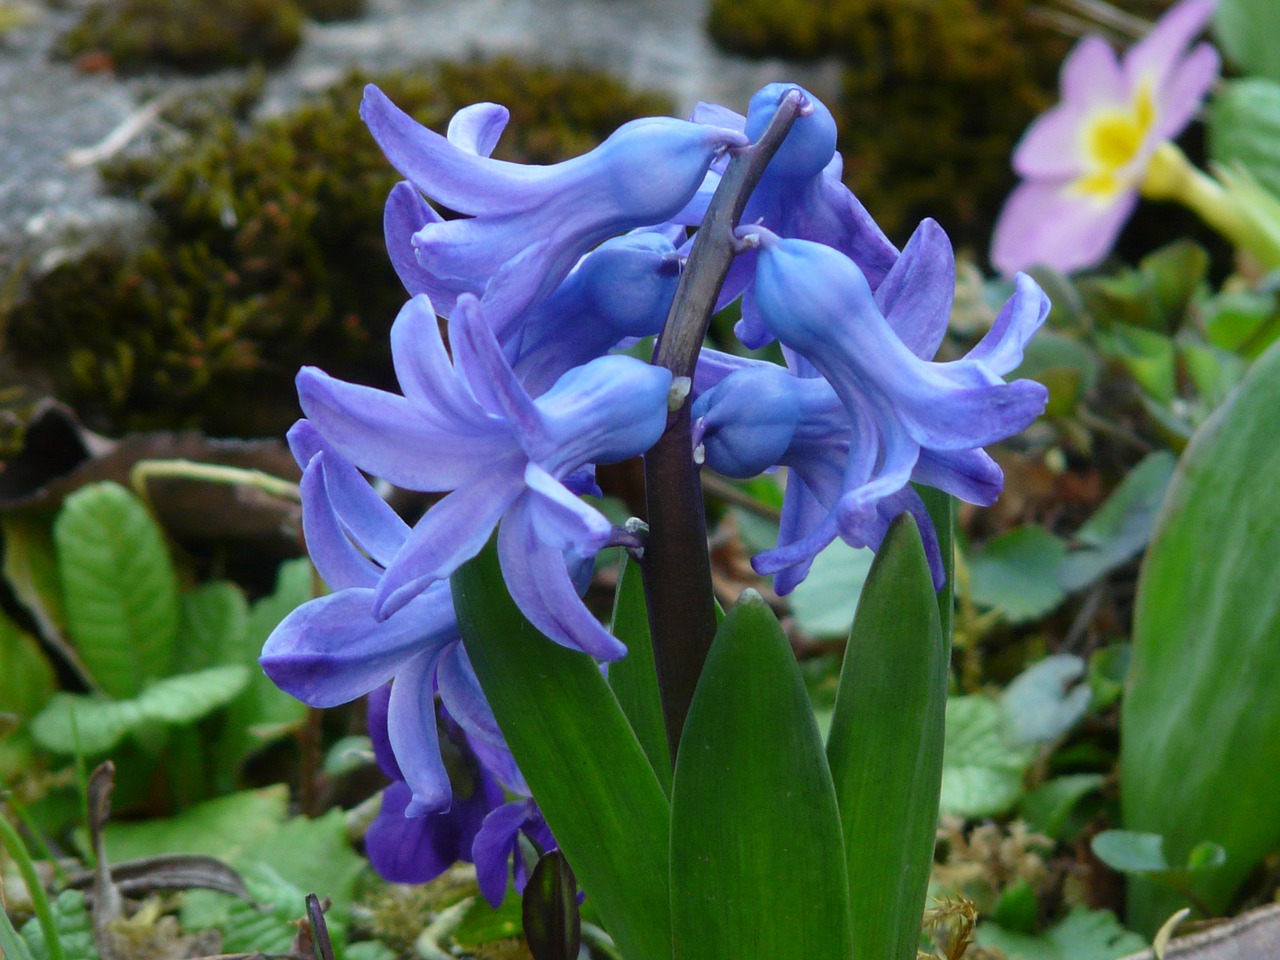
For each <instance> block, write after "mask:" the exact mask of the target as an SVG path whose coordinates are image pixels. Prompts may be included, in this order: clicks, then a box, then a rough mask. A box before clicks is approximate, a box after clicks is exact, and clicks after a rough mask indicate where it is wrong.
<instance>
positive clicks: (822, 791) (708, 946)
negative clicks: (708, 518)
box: [671, 592, 932, 960]
mask: <svg viewBox="0 0 1280 960" xmlns="http://www.w3.org/2000/svg"><path fill="white" fill-rule="evenodd" d="M931 605H932V604H931ZM845 870H846V868H845V851H844V844H843V843H842V842H841V830H840V811H839V809H838V807H837V804H836V793H835V787H834V785H833V783H832V779H831V771H830V769H829V767H828V765H827V762H826V758H825V756H824V754H823V749H822V740H821V738H820V737H819V735H818V728H817V725H816V724H815V723H814V719H813V712H812V708H811V707H810V705H809V698H808V695H807V694H806V693H805V688H804V681H803V679H802V678H801V675H800V669H799V667H798V666H797V664H796V661H795V656H794V655H793V654H792V652H791V647H790V644H788V643H787V639H786V637H785V636H784V635H783V633H782V630H781V628H780V627H779V626H778V623H777V619H776V618H775V617H774V615H773V613H772V611H770V610H769V608H768V606H766V605H765V603H764V601H763V600H762V599H761V598H760V596H759V595H758V594H756V593H754V592H747V593H744V594H743V597H742V599H740V600H739V601H738V603H737V604H736V605H735V606H734V607H733V608H732V609H731V610H730V611H729V613H728V616H726V617H725V619H724V622H723V623H722V624H721V625H720V629H719V630H718V631H717V633H716V637H715V640H714V642H713V643H712V646H711V650H710V652H709V653H708V655H707V660H706V664H705V666H704V667H703V671H702V677H701V679H700V680H699V681H698V687H697V690H696V691H695V693H694V696H693V701H692V703H691V704H690V707H689V715H688V719H687V720H686V722H685V728H684V734H683V736H682V737H681V740H680V751H679V754H678V755H677V757H676V773H675V781H674V783H673V786H672V795H671V904H672V924H673V933H674V943H675V955H676V956H678V957H690V958H692V957H699V958H703V957H705V958H708V960H733V958H738V957H744V956H752V955H755V956H786V955H792V956H802V957H806V958H812V960H826V958H830V960H837V958H840V960H843V958H845V957H848V956H849V955H850V953H851V936H852V927H851V919H850V902H849V887H848V884H847V883H846V872H845ZM917 922H918V917H917Z"/></svg>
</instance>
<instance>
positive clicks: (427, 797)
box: [387, 648, 453, 817]
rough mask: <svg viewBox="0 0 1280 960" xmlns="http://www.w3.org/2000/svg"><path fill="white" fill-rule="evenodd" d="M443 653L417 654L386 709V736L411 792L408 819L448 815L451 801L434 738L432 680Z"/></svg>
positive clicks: (404, 670) (394, 683)
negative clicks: (428, 814) (441, 814)
mask: <svg viewBox="0 0 1280 960" xmlns="http://www.w3.org/2000/svg"><path fill="white" fill-rule="evenodd" d="M439 658H440V649H439V648H433V649H431V650H428V651H426V652H424V653H422V654H419V655H418V656H417V657H415V658H414V659H413V660H411V661H410V662H409V663H407V664H405V666H404V667H403V668H402V669H401V670H399V671H397V673H396V676H395V679H394V680H393V681H392V682H391V701H390V703H388V704H387V735H388V737H389V738H390V740H391V749H392V750H393V751H394V752H395V755H396V762H397V763H398V764H399V765H400V772H401V773H403V774H404V781H405V783H407V784H408V785H409V789H410V790H412V791H413V799H412V800H410V801H409V805H408V806H407V807H406V808H405V812H404V815H405V816H406V817H420V816H422V815H424V814H427V813H438V812H441V811H444V810H448V809H449V806H450V804H451V803H452V801H453V790H452V788H451V787H450V785H449V773H448V771H447V770H445V766H444V758H443V757H442V756H441V755H440V740H439V735H438V734H437V732H436V698H435V689H434V685H433V682H432V681H433V678H434V676H435V671H436V662H437V661H438V660H439Z"/></svg>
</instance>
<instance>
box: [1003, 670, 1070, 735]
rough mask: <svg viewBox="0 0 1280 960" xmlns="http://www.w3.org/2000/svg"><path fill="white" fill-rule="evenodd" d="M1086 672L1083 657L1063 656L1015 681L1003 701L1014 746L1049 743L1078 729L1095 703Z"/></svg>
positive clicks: (1006, 690)
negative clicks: (1077, 724) (1091, 705)
mask: <svg viewBox="0 0 1280 960" xmlns="http://www.w3.org/2000/svg"><path fill="white" fill-rule="evenodd" d="M1085 670H1086V666H1085V662H1084V661H1083V660H1081V659H1080V658H1079V657H1076V656H1073V655H1071V654H1069V653H1060V654H1056V655H1054V656H1049V657H1045V658H1044V659H1043V660H1039V661H1037V662H1036V663H1034V664H1032V665H1031V666H1030V667H1028V668H1027V669H1026V670H1024V671H1022V673H1020V674H1018V676H1017V677H1015V678H1014V680H1013V682H1012V683H1010V684H1009V686H1008V687H1006V688H1005V691H1004V693H1003V695H1002V696H1001V698H1000V702H1001V704H1002V705H1003V706H1004V711H1005V716H1006V717H1007V718H1008V720H1009V734H1010V737H1011V739H1012V740H1013V742H1014V743H1048V742H1049V741H1050V740H1056V739H1057V738H1058V737H1060V736H1062V735H1063V734H1064V733H1066V732H1067V731H1068V730H1070V729H1071V728H1072V727H1074V726H1075V725H1076V723H1077V722H1078V721H1079V720H1080V718H1081V717H1083V716H1084V715H1085V713H1086V712H1087V711H1088V709H1089V703H1090V701H1091V700H1092V699H1093V691H1092V690H1091V689H1090V688H1089V685H1088V684H1087V683H1085V682H1084V674H1085Z"/></svg>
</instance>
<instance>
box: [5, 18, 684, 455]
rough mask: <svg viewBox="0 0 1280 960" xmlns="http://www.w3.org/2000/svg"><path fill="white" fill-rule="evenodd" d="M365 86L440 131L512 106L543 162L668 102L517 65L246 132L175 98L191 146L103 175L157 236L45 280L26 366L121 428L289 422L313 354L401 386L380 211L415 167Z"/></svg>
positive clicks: (22, 356) (34, 293) (397, 299)
mask: <svg viewBox="0 0 1280 960" xmlns="http://www.w3.org/2000/svg"><path fill="white" fill-rule="evenodd" d="M202 6H208V7H211V8H212V7H219V6H220V5H218V4H212V5H209V4H203V5H202ZM369 81H375V82H377V83H378V84H379V85H380V86H381V87H382V88H383V89H384V90H385V92H386V93H387V95H388V96H390V97H391V99H392V100H394V101H395V102H396V103H397V104H399V105H400V106H402V107H404V108H405V109H406V110H407V111H409V112H410V113H411V114H413V116H414V117H416V118H417V119H418V120H420V121H422V122H423V123H425V124H427V125H428V126H432V127H434V128H437V129H442V128H443V127H444V126H445V124H446V123H447V122H448V120H449V117H450V116H451V115H452V114H453V112H454V111H455V110H457V109H459V108H460V107H462V106H465V105H467V104H470V103H474V102H476V101H478V100H493V101H496V102H499V103H503V104H506V105H507V106H508V107H509V108H510V110H511V124H510V127H509V129H508V131H507V132H506V134H505V135H504V137H503V140H502V142H501V144H500V145H499V148H498V150H497V152H496V155H497V156H499V157H501V158H503V159H508V160H521V161H527V162H534V163H546V162H552V161H555V160H560V159H563V158H565V157H566V156H571V155H575V154H578V153H582V152H584V151H586V150H588V149H590V148H591V147H592V146H594V145H595V144H596V143H598V142H599V141H600V140H602V139H604V138H605V137H606V136H607V135H608V134H609V133H610V132H612V131H613V129H614V128H615V127H617V126H618V125H619V124H621V123H623V122H625V121H627V120H629V119H632V118H633V117H635V116H640V115H651V114H653V113H662V112H666V110H667V109H668V108H669V104H667V103H666V102H665V101H664V100H662V99H660V98H657V97H654V96H652V95H646V94H637V93H632V92H631V91H629V90H627V89H626V88H625V87H623V86H621V85H620V84H618V83H617V82H615V81H612V80H610V79H609V78H607V77H606V76H603V75H601V74H598V73H594V72H590V71H585V70H553V69H551V68H547V67H537V66H531V65H528V64H523V63H520V62H518V61H515V60H511V59H498V60H494V61H491V62H487V63H466V64H445V65H441V66H439V67H433V68H424V69H422V70H413V71H406V72H404V73H397V74H390V75H383V76H369V75H364V74H352V75H350V76H348V77H346V78H345V79H344V80H342V81H341V82H340V83H338V84H337V85H336V86H334V87H333V88H332V89H330V90H329V91H327V92H326V93H325V94H323V95H322V96H320V97H318V98H317V99H315V100H314V101H311V102H309V103H307V104H306V105H304V106H302V107H301V108H299V109H298V110H296V111H295V112H293V113H291V114H288V115H285V116H280V117H273V118H269V119H264V120H259V121H255V122H254V123H252V124H249V125H247V126H244V125H238V124H237V123H235V122H234V121H233V120H231V119H229V118H228V117H227V116H226V115H225V111H226V106H225V105H215V106H213V107H210V108H209V109H206V110H200V109H198V108H197V107H194V106H192V105H190V104H187V105H185V106H184V105H182V104H179V105H178V106H177V107H175V108H174V110H175V112H176V113H177V116H175V117H172V118H170V119H172V120H173V122H177V123H182V122H184V116H185V117H186V121H185V122H186V123H187V124H188V126H189V127H190V133H191V140H190V142H184V143H183V144H181V146H179V147H175V148H174V149H173V150H172V151H164V152H160V153H158V154H155V155H147V156H143V157H141V158H134V159H126V160H123V161H119V162H116V163H115V164H114V165H113V166H112V167H111V168H109V169H108V170H106V171H104V175H105V177H106V179H107V180H108V182H109V183H113V184H114V185H115V187H116V189H118V190H119V191H120V192H122V193H126V194H129V195H131V196H136V197H138V198H140V199H142V200H144V201H145V202H146V203H147V204H148V205H149V206H150V207H151V208H152V209H153V210H154V212H155V214H156V217H157V220H158V225H157V227H156V230H155V233H154V236H153V238H152V239H151V241H149V242H148V243H147V244H146V245H145V246H144V247H143V248H142V249H140V250H137V251H134V252H128V251H123V250H116V249H103V250H98V251H96V252H94V253H92V254H90V255H88V256H87V257H85V258H83V259H81V260H78V261H74V262H69V263H67V264H64V265H62V266H60V267H58V268H56V269H54V270H53V271H52V272H51V273H49V274H47V275H45V276H43V277H41V278H38V279H36V280H35V281H34V282H33V284H32V288H31V291H30V295H29V296H28V297H27V298H26V300H25V301H24V302H23V303H21V304H20V305H18V306H16V307H14V308H13V310H12V311H11V312H10V313H9V315H8V317H7V330H8V337H9V344H10V347H11V349H12V350H13V352H14V353H15V355H16V357H17V358H18V360H19V362H21V363H24V364H28V365H34V366H39V367H42V368H43V369H45V370H47V371H48V373H49V375H50V376H51V378H52V379H53V381H54V383H55V385H56V387H57V389H58V391H59V395H60V396H62V397H63V398H64V399H66V400H68V402H70V403H71V404H72V405H73V406H75V407H76V409H77V410H78V411H79V412H80V413H81V414H82V416H84V417H85V418H86V419H87V420H88V421H89V422H90V423H92V424H93V425H95V426H97V427H99V428H103V429H110V430H122V429H138V428H143V429H146V428H157V427H159V428H171V427H177V426H200V427H203V428H204V429H205V430H206V431H207V432H209V433H213V434H215V435H239V436H258V435H275V434H279V433H282V432H283V431H284V430H285V428H286V427H287V426H288V425H289V424H290V423H291V422H292V421H293V420H294V419H295V418H296V416H297V401H296V398H295V397H294V395H293V388H292V383H291V381H290V379H289V377H288V376H286V375H285V374H286V373H288V372H290V371H293V370H296V369H297V368H298V367H299V366H301V365H303V364H304V363H315V364H319V365H320V366H322V367H324V368H325V369H326V370H327V371H329V372H330V373H332V374H334V375H335V376H340V377H343V378H345V379H351V380H357V381H361V382H365V383H371V384H373V385H375V386H390V385H391V383H392V375H391V368H390V362H389V356H388V347H387V331H388V329H389V328H390V325H391V322H392V320H393V319H394V318H395V315H396V312H397V311H398V310H399V308H400V306H401V305H402V304H403V302H404V300H405V297H406V295H405V293H404V290H403V288H402V287H401V285H400V282H399V280H398V279H397V278H396V276H395V273H394V271H393V270H392V268H391V265H390V262H389V260H388V259H387V255H386V250H385V246H384V241H383V235H382V208H383V203H384V201H385V199H386V195H387V193H388V192H389V191H390V189H391V187H392V186H393V185H394V184H395V182H396V181H397V180H398V179H399V175H398V174H397V173H396V172H395V170H393V169H392V168H391V166H390V165H389V164H388V163H387V162H386V159H385V158H384V157H383V156H382V153H381V151H379V149H378V148H377V145H376V144H375V143H374V141H373V139H372V138H371V137H370V136H369V134H368V131H367V130H366V129H365V128H364V125H363V123H362V122H361V121H360V118H359V114H358V107H359V103H360V98H361V95H362V91H363V88H364V85H365V83H366V82H369ZM184 110H185V113H184ZM0 319H5V318H3V317H0ZM246 396H253V397H254V399H255V402H254V403H251V404H247V403H244V397H246Z"/></svg>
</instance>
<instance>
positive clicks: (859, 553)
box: [788, 539, 873, 637]
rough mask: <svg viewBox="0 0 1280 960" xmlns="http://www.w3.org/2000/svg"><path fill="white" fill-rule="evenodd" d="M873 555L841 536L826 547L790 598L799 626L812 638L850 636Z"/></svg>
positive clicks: (792, 610)
mask: <svg viewBox="0 0 1280 960" xmlns="http://www.w3.org/2000/svg"><path fill="white" fill-rule="evenodd" d="M872 558H873V554H872V552H871V551H870V550H865V549H862V550H858V549H854V548H853V547H851V546H849V545H848V544H847V543H845V542H844V541H843V540H839V539H836V540H833V541H832V542H831V543H830V544H829V545H828V546H826V547H825V548H823V550H822V552H821V553H819V554H818V555H817V556H816V557H814V559H813V566H812V567H810V568H809V575H808V576H807V577H805V578H804V580H803V581H801V583H800V584H799V585H798V586H797V587H796V588H795V590H793V591H792V592H791V595H790V597H789V598H788V599H789V600H790V603H791V615H792V616H794V617H795V618H796V623H797V624H798V625H799V626H800V629H801V630H803V631H804V632H805V633H807V634H809V635H810V636H812V637H844V636H848V634H849V627H850V626H851V625H852V624H853V618H854V614H855V613H856V611H857V609H858V597H859V596H860V594H861V592H862V585H863V582H864V581H865V580H866V579H867V574H868V572H869V571H870V570H871V561H872Z"/></svg>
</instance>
